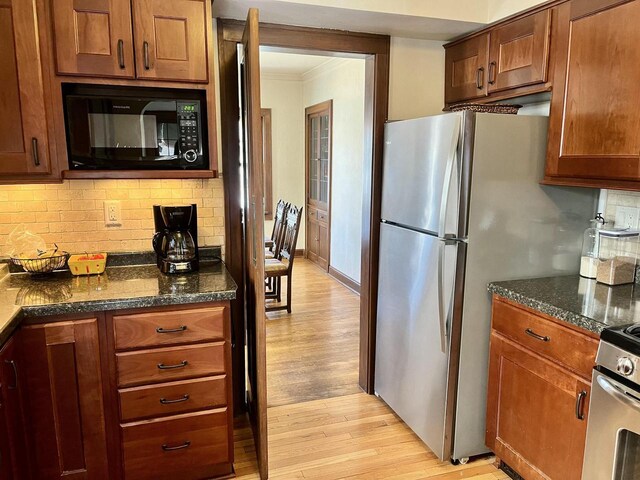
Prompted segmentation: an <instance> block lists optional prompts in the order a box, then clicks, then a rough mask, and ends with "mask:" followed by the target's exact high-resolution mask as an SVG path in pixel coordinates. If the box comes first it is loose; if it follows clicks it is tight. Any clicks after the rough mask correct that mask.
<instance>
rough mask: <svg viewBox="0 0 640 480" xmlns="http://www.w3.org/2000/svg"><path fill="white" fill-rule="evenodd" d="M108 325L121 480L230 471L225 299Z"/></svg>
mask: <svg viewBox="0 0 640 480" xmlns="http://www.w3.org/2000/svg"><path fill="white" fill-rule="evenodd" d="M106 324H107V330H108V331H109V335H113V345H114V348H113V350H112V351H110V352H109V355H110V358H111V361H112V362H113V364H114V368H113V370H114V373H115V378H114V379H113V383H114V386H116V387H117V398H116V399H115V401H116V402H117V403H118V406H119V409H118V411H119V419H120V439H121V453H122V459H123V460H122V470H121V471H122V475H123V478H124V479H126V480H142V479H149V480H152V479H153V480H162V479H167V480H169V479H176V478H180V479H184V480H200V479H205V478H213V477H218V476H223V475H229V474H231V473H232V472H233V412H232V406H233V398H232V384H231V382H232V378H231V370H232V367H231V321H230V318H229V302H218V303H214V304H207V305H201V306H194V305H187V306H184V307H163V308H152V309H142V310H140V309H138V310H130V311H124V312H113V313H108V314H107V322H106ZM185 334H186V335H185Z"/></svg>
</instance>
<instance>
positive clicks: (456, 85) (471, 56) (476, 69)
mask: <svg viewBox="0 0 640 480" xmlns="http://www.w3.org/2000/svg"><path fill="white" fill-rule="evenodd" d="M488 57H489V34H488V33H484V34H482V35H478V36H477V37H472V38H470V39H468V40H465V41H463V42H461V43H458V44H456V45H453V46H451V47H448V48H447V50H446V51H445V75H444V80H445V86H444V96H445V102H446V103H455V102H459V101H461V100H468V99H471V98H478V97H484V96H486V95H487V68H488Z"/></svg>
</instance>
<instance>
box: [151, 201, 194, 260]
mask: <svg viewBox="0 0 640 480" xmlns="http://www.w3.org/2000/svg"><path fill="white" fill-rule="evenodd" d="M153 208H154V219H155V225H156V233H155V235H154V236H153V249H154V250H155V252H156V254H157V255H158V267H160V269H161V270H162V271H163V272H164V273H184V272H190V271H193V270H197V269H198V243H197V240H196V238H197V226H196V218H197V217H196V206H195V205H187V206H175V207H174V206H160V205H155V206H154V207H153Z"/></svg>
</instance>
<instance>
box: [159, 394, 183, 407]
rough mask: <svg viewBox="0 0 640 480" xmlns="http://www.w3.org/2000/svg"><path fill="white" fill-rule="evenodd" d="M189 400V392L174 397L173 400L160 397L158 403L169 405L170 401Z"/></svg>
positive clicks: (180, 401)
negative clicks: (179, 396)
mask: <svg viewBox="0 0 640 480" xmlns="http://www.w3.org/2000/svg"><path fill="white" fill-rule="evenodd" d="M187 400H189V394H186V395H184V396H183V397H182V398H176V399H175V400H167V399H166V398H161V399H160V403H161V404H162V405H171V404H172V403H182V402H186V401H187Z"/></svg>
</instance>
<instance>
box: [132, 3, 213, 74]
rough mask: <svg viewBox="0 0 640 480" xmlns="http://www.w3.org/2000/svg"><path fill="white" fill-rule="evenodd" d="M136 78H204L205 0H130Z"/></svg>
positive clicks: (205, 63)
mask: <svg viewBox="0 0 640 480" xmlns="http://www.w3.org/2000/svg"><path fill="white" fill-rule="evenodd" d="M133 17H134V37H135V48H136V69H137V75H138V78H144V79H152V80H177V81H190V82H207V80H208V73H207V72H208V66H207V47H208V40H207V21H212V20H211V19H210V18H209V19H208V18H207V15H206V6H205V0H171V1H167V0H133Z"/></svg>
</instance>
